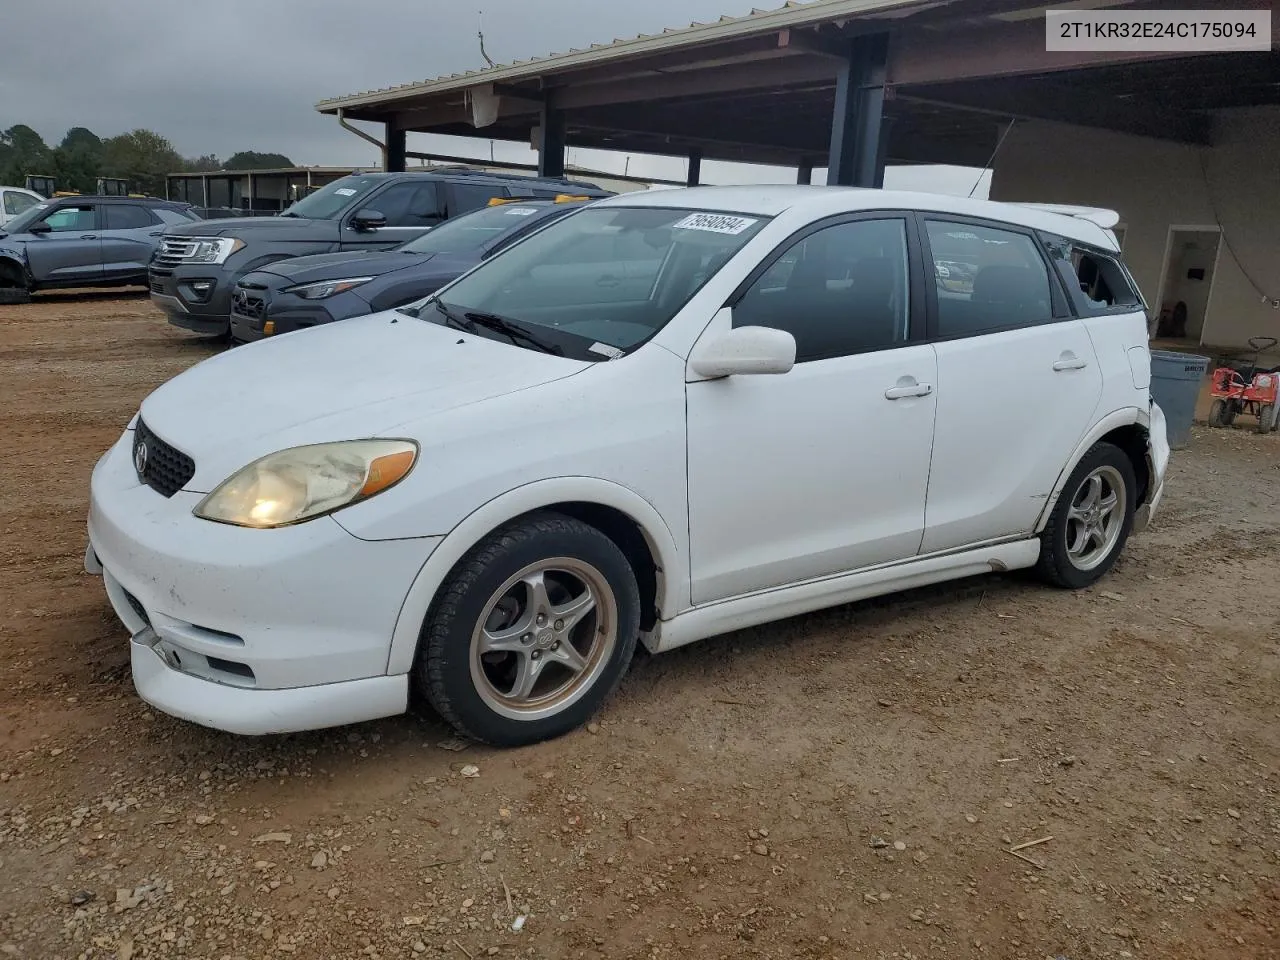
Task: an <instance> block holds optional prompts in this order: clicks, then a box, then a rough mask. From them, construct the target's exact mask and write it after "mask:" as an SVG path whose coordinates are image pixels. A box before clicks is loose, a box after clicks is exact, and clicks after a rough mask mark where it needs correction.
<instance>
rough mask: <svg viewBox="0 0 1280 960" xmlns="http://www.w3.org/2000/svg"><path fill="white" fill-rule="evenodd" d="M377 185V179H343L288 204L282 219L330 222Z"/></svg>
mask: <svg viewBox="0 0 1280 960" xmlns="http://www.w3.org/2000/svg"><path fill="white" fill-rule="evenodd" d="M378 183H379V178H378V177H343V178H342V179H341V180H335V181H333V183H330V184H328V185H326V186H323V187H321V188H320V189H319V190H317V191H316V192H315V193H313V194H311V195H310V196H308V197H303V198H302V199H301V200H299V201H298V202H297V203H294V204H290V205H289V207H288V208H287V209H286V210H284V211H283V212H282V213H281V214H280V215H281V216H282V217H304V218H306V219H308V220H332V219H334V218H335V217H337V216H338V214H340V213H341V212H342V211H343V210H345V209H347V207H349V206H351V204H353V203H356V202H358V201H359V200H360V199H361V198H362V197H365V196H367V195H368V194H369V192H370V191H371V190H373V188H374V187H375V186H377V185H378Z"/></svg>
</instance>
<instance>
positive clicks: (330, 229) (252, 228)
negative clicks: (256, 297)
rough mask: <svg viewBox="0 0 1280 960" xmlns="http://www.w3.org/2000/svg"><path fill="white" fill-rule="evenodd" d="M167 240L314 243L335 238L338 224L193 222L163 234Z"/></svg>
mask: <svg viewBox="0 0 1280 960" xmlns="http://www.w3.org/2000/svg"><path fill="white" fill-rule="evenodd" d="M165 235H166V236H170V237H243V238H251V237H253V236H261V237H264V238H266V239H270V240H272V241H278V240H283V241H288V240H315V239H317V238H320V239H328V238H329V237H330V236H332V237H337V235H338V221H337V220H305V219H303V218H301V217H227V218H224V219H216V220H193V221H192V222H191V223H183V224H178V225H176V226H172V227H169V228H168V229H167V230H165Z"/></svg>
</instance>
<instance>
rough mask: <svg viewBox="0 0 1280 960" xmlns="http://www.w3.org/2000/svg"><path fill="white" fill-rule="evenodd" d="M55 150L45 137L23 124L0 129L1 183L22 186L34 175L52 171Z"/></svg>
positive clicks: (48, 174) (47, 173) (50, 173)
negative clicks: (53, 151)
mask: <svg viewBox="0 0 1280 960" xmlns="http://www.w3.org/2000/svg"><path fill="white" fill-rule="evenodd" d="M52 167H53V153H52V151H51V150H50V149H49V146H48V144H46V143H45V142H44V138H43V137H41V136H40V134H38V133H36V132H35V131H34V130H32V129H31V128H30V127H28V126H27V125H26V124H24V123H18V124H14V125H13V126H12V127H10V128H9V129H8V130H5V131H3V132H0V183H5V184H10V185H13V186H22V183H23V181H24V180H25V179H26V178H27V177H28V176H30V175H32V174H43V175H45V176H50V175H52V173H53V170H52Z"/></svg>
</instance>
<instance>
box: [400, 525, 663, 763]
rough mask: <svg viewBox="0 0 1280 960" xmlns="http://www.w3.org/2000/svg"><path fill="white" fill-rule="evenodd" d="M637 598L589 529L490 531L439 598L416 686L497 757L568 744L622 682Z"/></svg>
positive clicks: (620, 559)
mask: <svg viewBox="0 0 1280 960" xmlns="http://www.w3.org/2000/svg"><path fill="white" fill-rule="evenodd" d="M639 633H640V594H639V588H638V587H637V585H636V577H635V573H634V572H633V571H632V569H631V565H630V564H629V563H628V562H627V558H626V556H625V555H624V554H623V553H622V551H621V550H619V549H618V547H617V546H616V545H615V544H614V543H613V541H612V540H610V539H609V538H608V537H606V536H605V535H604V534H603V533H601V532H600V531H599V530H597V529H596V528H595V527H592V526H589V525H587V524H585V523H582V522H581V521H579V520H575V519H573V518H571V517H566V516H563V515H560V514H555V513H542V514H535V515H532V516H529V517H526V518H524V519H522V520H517V521H515V522H513V523H511V524H509V525H508V526H506V527H503V528H501V529H500V530H498V531H496V532H495V533H493V534H492V535H490V537H489V538H488V539H486V540H484V541H483V542H482V543H480V544H479V545H478V546H477V547H475V548H474V549H473V550H472V551H471V552H470V553H469V554H467V555H466V556H465V557H463V559H462V560H461V561H459V563H458V566H457V567H456V568H455V569H454V571H453V572H452V573H451V574H450V575H449V577H448V579H447V580H446V581H445V583H444V584H443V585H442V586H441V588H440V592H439V594H438V595H437V598H436V601H435V602H434V603H433V604H432V609H431V612H430V613H429V614H428V616H427V621H426V624H425V625H424V626H423V631H422V638H421V640H420V642H419V650H418V662H417V664H416V665H415V668H414V673H415V676H414V679H415V683H416V684H417V687H418V689H419V690H420V691H421V692H422V693H423V694H425V696H426V698H427V700H428V701H429V702H430V703H431V705H432V706H433V707H434V708H435V709H436V711H437V712H438V713H439V714H440V715H441V716H442V717H443V718H444V719H445V720H447V721H448V722H449V723H450V724H451V725H452V726H453V727H454V728H455V729H457V730H458V731H459V732H460V733H462V734H464V735H466V736H468V737H471V738H472V739H475V740H481V741H484V742H486V743H492V744H495V745H498V746H519V745H522V744H528V743H535V742H537V741H539V740H546V739H549V738H551V737H557V736H560V735H561V734H564V733H567V732H568V731H570V730H572V729H574V728H575V727H577V726H580V725H581V724H583V723H585V722H586V720H587V719H588V718H589V717H590V716H591V715H592V714H593V713H595V711H596V710H597V709H598V708H599V707H600V705H601V704H602V703H603V702H604V701H605V699H607V698H608V696H609V694H610V693H612V692H613V690H614V688H615V687H616V686H617V685H618V683H619V681H620V680H621V679H622V675H623V674H624V673H625V672H626V669H627V666H628V665H629V664H630V662H631V656H632V654H633V653H634V651H635V645H636V640H637V638H638V637H639Z"/></svg>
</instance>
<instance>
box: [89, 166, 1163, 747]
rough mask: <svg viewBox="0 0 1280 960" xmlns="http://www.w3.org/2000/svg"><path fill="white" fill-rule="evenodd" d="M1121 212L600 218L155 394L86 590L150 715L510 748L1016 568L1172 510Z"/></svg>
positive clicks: (101, 471) (1077, 556)
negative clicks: (632, 672) (746, 658)
mask: <svg viewBox="0 0 1280 960" xmlns="http://www.w3.org/2000/svg"><path fill="white" fill-rule="evenodd" d="M1115 222H1116V215H1115V214H1114V213H1111V212H1109V211H1101V210H1093V209H1086V208H1071V207H1061V208H1058V207H1045V206H1037V205H1016V204H999V203H992V202H987V201H977V200H965V199H957V198H951V197H944V196H934V195H926V194H912V193H895V192H891V191H879V190H855V189H843V188H825V187H733V188H698V189H692V190H666V191H655V192H653V193H650V194H645V195H639V196H638V195H636V194H628V195H625V196H619V197H614V198H610V199H608V200H604V201H602V202H599V203H595V204H592V205H591V206H589V207H586V208H584V209H583V210H581V211H580V212H577V213H575V214H572V215H570V216H569V217H566V218H565V219H563V220H561V221H559V222H557V223H554V224H552V225H551V226H548V227H546V228H545V229H543V230H541V231H540V232H537V233H535V234H533V235H531V236H530V237H529V238H528V239H526V240H524V241H522V242H521V243H519V244H517V245H515V246H513V247H511V248H510V249H509V250H507V251H505V252H504V253H502V254H500V255H498V256H496V257H494V258H493V259H491V260H488V261H486V262H485V263H483V264H481V265H480V266H479V267H477V268H475V269H474V270H472V271H471V272H470V273H468V274H466V275H464V276H463V277H461V278H460V279H458V280H456V281H455V282H453V283H452V284H450V285H449V286H447V287H445V288H443V289H442V290H440V291H439V293H437V294H435V295H433V296H432V297H431V298H429V299H428V300H426V301H424V302H422V303H418V304H415V305H413V306H412V307H409V308H401V309H399V310H396V311H392V312H387V313H378V314H373V315H371V316H368V317H362V318H360V319H356V320H348V321H344V322H343V323H336V324H331V325H328V326H325V327H320V328H317V329H314V330H307V331H300V332H299V333H296V334H289V335H287V336H283V337H280V338H273V339H270V340H266V341H263V342H261V343H258V344H255V345H253V346H251V347H247V348H244V349H237V350H235V351H232V352H229V353H225V354H222V355H220V356H217V357H214V358H212V359H210V360H206V361H205V362H203V363H201V364H198V365H197V366H196V367H194V368H193V369H191V370H188V371H187V372H185V373H183V374H182V375H181V376H178V377H176V378H174V379H173V380H172V381H170V382H169V383H167V384H165V385H164V386H162V387H161V388H160V389H158V390H156V391H155V392H154V393H153V394H151V395H150V396H149V397H147V399H146V400H145V402H144V403H143V404H142V408H141V410H140V411H139V414H138V416H137V417H135V418H134V420H133V421H132V422H131V423H130V424H129V426H128V429H127V430H126V431H125V433H124V435H123V436H122V437H121V438H120V440H119V441H118V442H117V443H116V444H115V446H113V447H112V448H111V449H110V450H109V451H108V452H107V454H106V455H105V456H104V457H103V458H102V460H101V461H100V462H99V463H98V465H97V467H96V468H95V470H94V473H93V481H92V504H91V507H90V512H89V540H90V545H89V549H88V553H87V555H86V566H87V567H88V568H89V569H90V570H91V571H92V572H95V573H96V572H101V573H102V574H103V576H104V578H105V581H106V590H107V594H108V596H109V597H110V600H111V604H112V606H113V607H114V608H115V610H116V613H117V614H118V615H119V617H120V619H121V620H123V621H124V623H125V625H126V627H127V628H128V629H129V632H130V633H131V634H132V640H131V652H132V665H133V678H134V683H135V685H136V687H137V690H138V693H139V694H140V695H141V696H142V698H143V699H144V700H146V701H147V702H148V703H151V704H152V705H154V706H155V707H157V708H158V709H160V710H163V711H166V712H168V713H171V714H174V715H176V716H179V717H184V718H186V719H188V720H192V721H195V722H196V723H201V724H205V725H207V726H211V727H216V728H219V729H222V730H229V731H234V732H238V733H246V734H266V733H276V732H284V731H293V730H304V729H310V728H317V727H326V726H333V725H337V724H345V723H352V722H355V721H361V720H370V719H373V718H376V717H385V716H389V715H393V714H397V713H401V712H403V711H404V710H405V709H406V707H407V705H408V703H409V697H410V690H411V689H416V691H418V692H419V693H420V694H421V695H422V696H423V697H424V698H425V699H426V700H427V701H428V702H429V703H431V704H432V705H433V706H434V707H435V709H436V710H437V711H439V713H440V714H441V715H442V716H443V717H444V718H445V719H446V720H448V721H449V722H450V723H451V724H453V725H454V726H455V727H456V728H457V729H458V730H459V731H461V732H462V733H464V734H466V735H468V736H470V737H474V738H476V739H479V740H484V741H488V742H490V743H495V744H522V743H529V742H531V741H536V740H541V739H544V738H546V737H552V736H556V735H558V734H562V733H564V732H566V731H567V730H570V729H572V728H573V727H575V726H577V725H579V724H581V723H582V722H584V720H585V719H586V718H587V717H588V716H590V715H591V713H592V712H593V711H595V710H596V709H597V708H598V707H599V706H600V704H601V703H602V701H604V700H605V698H606V697H608V696H609V694H610V692H611V691H612V690H613V689H614V688H615V687H616V686H617V684H618V682H619V680H620V679H621V677H622V675H623V673H624V672H625V671H626V669H627V665H628V663H629V662H630V660H631V657H632V654H633V652H634V650H635V646H636V643H637V641H638V642H641V643H643V644H645V646H646V647H648V648H649V649H650V650H651V651H654V652H660V651H664V650H669V649H671V648H672V647H678V646H680V645H681V644H686V643H690V642H692V641H694V640H699V639H702V638H703V637H708V636H712V635H714V634H719V633H723V632H725V631H729V630H735V629H738V628H741V627H746V626H750V625H752V624H758V623H762V622H765V621H769V620H775V619H778V618H781V617H788V616H792V615H795V614H800V613H804V612H806V611H809V610H814V609H817V608H820V607H827V606H832V605H834V604H840V603H845V602H848V601H851V600H857V599H859V598H864V597H869V596H872V595H875V594H883V593H889V592H892V591H896V590H901V589H904V588H907V587H916V586H919V585H921V584H926V583H933V582H937V581H942V580H948V579H951V578H955V577H965V576H970V575H973V574H981V573H987V572H990V571H1003V570H1014V569H1017V568H1031V567H1034V568H1035V569H1036V571H1037V572H1038V573H1039V574H1040V576H1041V577H1042V578H1043V579H1045V580H1046V581H1048V582H1049V583H1051V584H1055V585H1057V586H1061V587H1073V588H1078V587H1083V586H1086V585H1088V584H1091V583H1093V582H1094V581H1096V580H1097V579H1098V578H1099V577H1101V576H1103V574H1105V573H1106V571H1107V570H1108V569H1109V568H1110V567H1111V566H1112V564H1114V563H1115V560H1116V557H1117V555H1118V554H1119V553H1120V551H1121V550H1122V549H1123V547H1124V544H1125V541H1126V539H1127V538H1128V536H1129V534H1130V532H1131V531H1132V530H1136V529H1141V528H1142V527H1143V526H1144V525H1146V523H1147V522H1148V521H1149V519H1150V517H1151V515H1152V513H1153V511H1154V510H1155V509H1156V506H1157V504H1158V503H1159V501H1160V496H1161V492H1162V487H1163V480H1164V474H1165V466H1166V463H1167V461H1168V456H1169V448H1168V444H1167V442H1166V438H1165V423H1164V417H1163V415H1162V413H1161V412H1160V409H1159V408H1158V407H1157V406H1156V405H1155V404H1154V403H1153V402H1152V399H1151V395H1150V390H1149V387H1150V355H1149V353H1148V349H1147V326H1146V318H1145V315H1144V311H1145V305H1144V303H1143V301H1142V298H1141V296H1140V294H1139V292H1138V290H1137V287H1136V285H1135V284H1134V283H1133V280H1132V277H1131V276H1130V274H1129V272H1128V270H1127V269H1126V268H1125V267H1124V266H1123V265H1122V263H1121V261H1120V259H1119V255H1118V252H1117V247H1116V242H1115V237H1114V235H1113V234H1112V233H1111V232H1110V230H1109V229H1108V228H1109V227H1111V226H1113V225H1114V224H1115Z"/></svg>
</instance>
